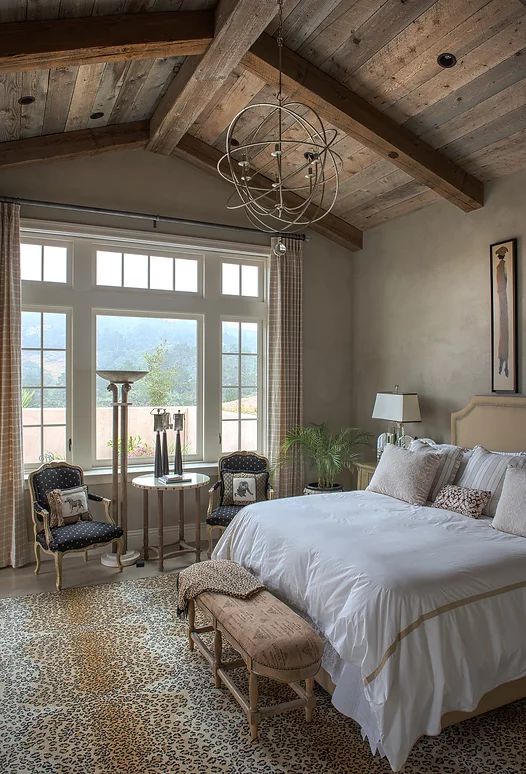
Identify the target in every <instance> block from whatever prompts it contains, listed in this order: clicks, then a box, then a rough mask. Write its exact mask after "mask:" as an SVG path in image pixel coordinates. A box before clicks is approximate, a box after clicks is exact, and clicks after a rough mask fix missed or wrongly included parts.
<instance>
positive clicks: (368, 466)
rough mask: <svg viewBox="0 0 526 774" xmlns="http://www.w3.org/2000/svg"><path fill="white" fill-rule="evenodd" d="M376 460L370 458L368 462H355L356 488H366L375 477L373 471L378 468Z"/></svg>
mask: <svg viewBox="0 0 526 774" xmlns="http://www.w3.org/2000/svg"><path fill="white" fill-rule="evenodd" d="M377 464H378V463H377V462H376V460H368V461H367V462H355V463H354V467H355V468H356V489H366V488H367V486H368V485H369V482H370V480H371V479H372V477H373V473H374V471H375V470H376V465H377Z"/></svg>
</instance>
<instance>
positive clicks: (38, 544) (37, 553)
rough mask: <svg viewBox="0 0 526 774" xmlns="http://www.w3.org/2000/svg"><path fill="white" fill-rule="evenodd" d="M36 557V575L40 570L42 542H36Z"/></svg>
mask: <svg viewBox="0 0 526 774" xmlns="http://www.w3.org/2000/svg"><path fill="white" fill-rule="evenodd" d="M35 559H36V563H37V566H36V567H35V575H38V573H39V572H40V543H35Z"/></svg>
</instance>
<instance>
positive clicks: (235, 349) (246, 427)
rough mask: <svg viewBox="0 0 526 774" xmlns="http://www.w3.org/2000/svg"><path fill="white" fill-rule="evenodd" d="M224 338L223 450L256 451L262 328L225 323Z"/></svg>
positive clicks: (231, 322)
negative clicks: (260, 330)
mask: <svg viewBox="0 0 526 774" xmlns="http://www.w3.org/2000/svg"><path fill="white" fill-rule="evenodd" d="M221 338H222V356H221V357H222V415H221V448H222V451H223V452H230V451H235V450H236V449H244V450H245V451H257V449H258V448H259V444H258V414H259V405H258V384H259V383H260V379H259V378H258V365H259V358H258V351H259V342H258V339H259V325H258V323H257V322H233V321H226V320H225V321H223V323H222V337H221Z"/></svg>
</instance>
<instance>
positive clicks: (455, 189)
mask: <svg viewBox="0 0 526 774" xmlns="http://www.w3.org/2000/svg"><path fill="white" fill-rule="evenodd" d="M241 64H242V66H243V67H245V69H247V70H248V71H249V72H251V73H253V74H254V75H256V76H257V77H258V78H261V79H262V80H264V81H265V82H266V83H269V84H273V85H277V83H278V74H279V70H278V54H277V46H276V41H275V40H274V39H273V38H272V37H270V36H269V35H266V34H264V35H262V36H261V37H260V38H259V39H258V40H257V41H256V42H255V43H254V45H253V46H252V47H251V49H250V51H249V52H247V53H246V54H245V55H244V56H243V59H242V60H241ZM282 67H283V90H284V91H285V93H287V94H288V95H289V96H290V97H293V98H294V99H299V100H301V101H302V102H305V104H307V105H309V106H310V107H312V108H314V109H315V110H316V111H317V112H318V113H320V115H321V116H323V118H325V119H326V120H327V121H328V122H329V123H330V124H332V125H333V126H336V127H337V128H338V129H341V130H342V131H343V132H345V134H347V135H350V136H351V137H353V138H354V139H356V140H358V141H359V142H360V143H362V144H363V145H365V146H367V147H368V148H371V149H372V150H374V151H375V152H376V153H378V154H379V155H380V156H382V157H383V158H386V159H388V160H389V161H391V162H392V163H393V164H395V165H396V166H397V167H399V168H400V169H403V170H404V172H407V173H408V174H409V175H411V176H412V177H413V178H414V179H415V180H418V181H419V182H421V183H423V184H424V185H426V186H427V187H428V188H430V189H432V190H433V191H436V193H438V194H440V196H443V197H444V198H445V199H448V200H449V201H451V202H452V203H453V204H456V205H457V206H458V207H460V208H461V209H462V210H464V211H465V212H469V211H471V210H476V209H479V208H480V207H482V206H483V204H484V186H483V183H481V182H480V180H477V179H476V178H475V177H473V176H472V175H470V174H468V173H467V172H466V171H465V170H463V169H461V168H460V167H459V166H458V165H457V164H455V163H454V162H452V161H450V160H449V159H448V158H446V157H445V156H444V155H443V154H442V153H439V152H438V151H437V150H435V149H434V148H432V147H431V146H430V145H428V144H427V143H425V142H423V141H422V140H420V139H419V138H418V137H416V136H415V135H413V134H412V133H411V132H409V131H408V130H407V129H404V128H403V127H401V126H399V125H398V124H397V123H395V122H394V121H393V120H392V119H390V118H388V117H387V116H385V115H384V114H383V113H381V112H380V111H379V110H377V109H376V108H374V107H372V106H371V105H369V103H368V102H366V101H365V100H364V99H362V97H359V96H358V95H357V94H355V93H353V92H352V91H351V90H350V89H348V88H346V87H345V86H342V85H341V84H340V83H338V82H337V81H336V80H334V78H331V77H330V76H329V75H327V74H326V73H324V72H322V71H321V70H319V69H318V68H317V67H314V66H313V65H311V64H309V62H307V61H306V60H305V59H303V58H302V57H301V56H299V55H298V54H296V53H295V52H293V51H291V50H290V49H287V48H284V49H283V65H282Z"/></svg>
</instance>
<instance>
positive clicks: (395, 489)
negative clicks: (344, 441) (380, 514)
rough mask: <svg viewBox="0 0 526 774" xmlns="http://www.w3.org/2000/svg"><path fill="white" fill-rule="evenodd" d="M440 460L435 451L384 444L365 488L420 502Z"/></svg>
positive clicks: (398, 498)
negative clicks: (412, 449)
mask: <svg viewBox="0 0 526 774" xmlns="http://www.w3.org/2000/svg"><path fill="white" fill-rule="evenodd" d="M440 462H441V457H440V454H437V453H436V452H432V451H429V452H427V451H421V452H418V453H416V452H412V451H409V449H402V448H401V447H400V446H394V445H393V444H387V446H386V447H385V449H384V451H383V453H382V456H381V457H380V461H379V463H378V465H377V467H376V470H375V471H374V474H373V477H372V478H371V481H370V483H369V486H368V487H367V490H368V491H369V492H378V494H384V495H389V496H390V497H395V498H396V499H397V500H404V501H405V502H406V503H411V505H424V503H425V502H426V500H427V498H428V495H429V491H430V489H431V484H432V483H433V479H434V477H435V475H436V472H437V470H438V466H439V465H440Z"/></svg>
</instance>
